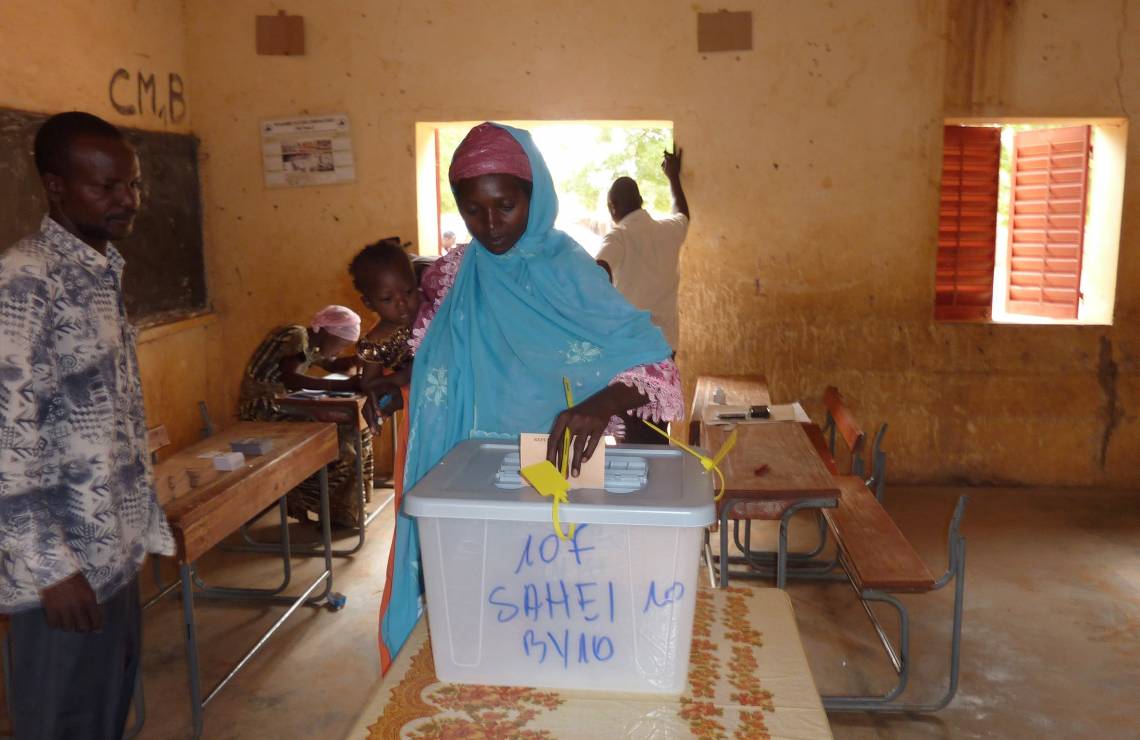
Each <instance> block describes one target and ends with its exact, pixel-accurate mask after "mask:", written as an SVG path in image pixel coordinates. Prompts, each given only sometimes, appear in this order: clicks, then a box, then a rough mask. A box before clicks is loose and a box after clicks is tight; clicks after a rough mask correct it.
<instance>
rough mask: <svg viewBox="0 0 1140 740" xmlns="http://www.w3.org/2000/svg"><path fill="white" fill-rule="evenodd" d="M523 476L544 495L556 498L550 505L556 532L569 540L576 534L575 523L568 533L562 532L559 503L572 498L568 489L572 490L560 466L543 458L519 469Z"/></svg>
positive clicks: (560, 536) (560, 537)
mask: <svg viewBox="0 0 1140 740" xmlns="http://www.w3.org/2000/svg"><path fill="white" fill-rule="evenodd" d="M519 472H520V473H522V476H523V477H524V478H526V480H527V482H528V483H530V484H531V485H532V486H534V489H535V490H536V491H538V492H539V493H540V494H542V495H543V496H549V497H550V498H552V499H554V501H553V502H552V504H551V507H550V519H551V521H552V522H553V523H554V532H555V534H557V535H558V538H559V539H562V540H567V539H570V538H571V537H573V536H574V525H573V524H571V525H570V529H569V531H568V532H567V533H566V534H563V532H562V523H561V522H560V521H559V520H558V505H559V504H564V503H566V502H567V501H569V500H570V498H569V496H567V493H566V492H567V491H569V490H570V482H569V481H568V480H566V479H565V478H563V477H562V474H561V473H559V472H558V468H556V467H554V466H553V465H552V464H551V463H550V461H549V460H543V461H542V462H540V463H535V464H534V465H527V466H526V467H525V468H523V469H522V470H520V471H519Z"/></svg>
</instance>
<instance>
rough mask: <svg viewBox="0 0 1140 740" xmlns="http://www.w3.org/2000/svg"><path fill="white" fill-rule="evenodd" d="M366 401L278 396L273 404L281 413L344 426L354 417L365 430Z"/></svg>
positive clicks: (359, 397) (345, 398)
mask: <svg viewBox="0 0 1140 740" xmlns="http://www.w3.org/2000/svg"><path fill="white" fill-rule="evenodd" d="M366 400H367V399H366V398H365V396H362V395H355V396H320V397H316V398H290V397H289V396H278V397H277V398H276V399H275V403H276V404H277V408H279V409H281V410H282V411H285V412H287V413H291V414H296V415H297V416H300V417H303V418H306V419H314V420H316V421H332V422H336V423H338V424H345V423H351V422H352V419H353V417H355V418H356V420H357V424H359V426H360V428H361V429H365V428H367V427H368V422H367V421H365V419H364V402H365V401H366Z"/></svg>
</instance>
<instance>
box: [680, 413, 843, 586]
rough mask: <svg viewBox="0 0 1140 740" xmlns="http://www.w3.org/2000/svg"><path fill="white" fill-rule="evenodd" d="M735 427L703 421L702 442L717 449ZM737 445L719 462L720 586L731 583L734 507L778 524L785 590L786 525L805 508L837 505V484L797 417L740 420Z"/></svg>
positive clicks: (779, 573)
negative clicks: (721, 488)
mask: <svg viewBox="0 0 1140 740" xmlns="http://www.w3.org/2000/svg"><path fill="white" fill-rule="evenodd" d="M732 429H733V427H730V426H711V425H708V424H701V425H700V443H701V446H703V447H704V448H705V449H707V450H712V451H716V450H719V449H720V447H721V445H723V444H724V442H725V440H726V439H727V438H728V436H729V434H731V432H732ZM735 429H736V430H737V440H736V446H735V447H733V448H732V451H731V452H729V453H728V456H727V457H726V458H725V459H724V460H723V461H722V462H721V466H720V467H721V471H722V472H723V473H724V478H725V492H724V498H723V499H721V501H720V503H719V505H718V514H719V519H720V586H721V588H725V587H726V586H728V570H729V567H728V566H729V555H728V520H729V518H730V515H731V514H732V513H733V511H734V509H736V510H739V511H740V513H741V514H742V515H745V516H747V518H750V519H771V520H778V521H779V522H780V529H779V540H778V545H777V550H776V586H777V587H778V588H783V587H784V583H785V581H786V579H787V568H788V525H789V524H790V522H791V519H792V516H793V515H794V514H795V513H796V512H798V511H801V510H803V509H823V508H834V507H835V506H836V504H837V503H838V500H839V487H838V486H837V485H836V483H835V480H834V477H833V476H832V475H831V472H830V471H829V470H828V469H827V467H826V466H825V465H824V463H823V461H822V460H821V459H820V457H819V454H818V453H816V451H815V447H814V446H813V445H812V443H811V440H810V439H809V438H808V436H807V434H806V433H805V432H804V430H803V427H802V426H801V425H800V424H799V423H798V422H795V421H771V422H764V423H757V424H737V425H736V426H735Z"/></svg>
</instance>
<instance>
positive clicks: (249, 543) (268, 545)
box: [223, 430, 393, 558]
mask: <svg viewBox="0 0 1140 740" xmlns="http://www.w3.org/2000/svg"><path fill="white" fill-rule="evenodd" d="M353 449H354V450H355V451H356V479H357V480H358V481H360V500H359V503H358V504H357V506H358V513H359V515H360V522H361V524H360V527H359V528H358V530H357V542H356V545H355V546H354V547H352V548H351V549H347V550H333V555H335V556H336V557H338V558H343V557H349V556H351V555H355V554H356V553H358V552H360V550H361V549H363V547H364V538H365V533H364V530H365V528H366V527H368V525H369V524H371V523H372V520H374V519H375V518H376V517H378V516H380V514H381V513H382V512H383V511H384V509H386V508H388V504H390V503H392V498H393V497H392V496H390V497H388V500H387V501H385V502H384V503H382V504H380V505H379V506H377V507H376V510H375V511H373V512H372V513H371V514H367V513H366V511H365V507H364V499H365V496H366V494H367V491H366V488H365V486H369V485H371V481H365V480H364V446H363V445H362V444H361V442H360V431H359V430H357V433H356V435H355V437H354V438H353ZM366 514H367V515H366ZM322 516H324V515H322ZM241 535H242V538H243V539H244V540H245V542H246V544H244V545H224V546H223V549H225V550H227V551H230V552H277V550H278V548H279V547H280V545H279V544H277V543H274V542H258V541H257V540H255V539H253V537H251V536H250V534H249V523H248V522H247V523H246V524H243V525H242V527H241ZM320 547H321V542H319V541H318V542H297V543H294V544H292V545H291V546H290V552H292V553H293V554H294V555H297V556H300V557H319V556H320V555H321V551H320V549H319V548H320Z"/></svg>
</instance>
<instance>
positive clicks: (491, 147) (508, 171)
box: [447, 123, 531, 184]
mask: <svg viewBox="0 0 1140 740" xmlns="http://www.w3.org/2000/svg"><path fill="white" fill-rule="evenodd" d="M480 175H514V176H515V177H518V178H521V179H523V180H526V181H527V182H531V174H530V159H528V158H527V156H526V152H525V151H523V148H522V145H520V144H519V143H518V142H517V141H515V137H513V136H511V135H510V134H509V133H507V131H506V130H505V129H501V128H499V127H498V126H496V125H495V124H493V123H480V124H479V125H478V126H476V127H475V128H473V129H471V130H470V131H468V132H467V136H465V137H464V138H463V141H462V142H460V144H459V148H458V149H456V150H455V156H454V157H452V158H451V169H450V170H448V173H447V177H448V179H449V180H450V181H451V182H452V184H454V183H457V182H459V181H460V180H466V179H467V178H469V177H479V176H480Z"/></svg>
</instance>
